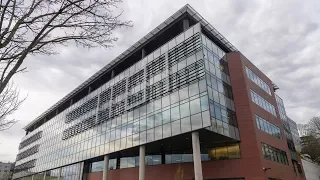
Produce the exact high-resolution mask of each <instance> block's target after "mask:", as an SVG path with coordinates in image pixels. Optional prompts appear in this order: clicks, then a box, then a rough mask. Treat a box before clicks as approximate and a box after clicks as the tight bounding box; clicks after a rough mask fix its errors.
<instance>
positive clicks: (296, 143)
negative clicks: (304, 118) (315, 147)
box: [288, 118, 301, 152]
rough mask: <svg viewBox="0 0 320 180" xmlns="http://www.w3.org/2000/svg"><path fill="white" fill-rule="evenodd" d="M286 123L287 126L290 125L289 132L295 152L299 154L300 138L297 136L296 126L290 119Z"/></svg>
mask: <svg viewBox="0 0 320 180" xmlns="http://www.w3.org/2000/svg"><path fill="white" fill-rule="evenodd" d="M288 121H289V125H290V130H291V134H292V139H293V143H294V146H295V148H296V150H297V151H299V152H301V138H300V136H299V130H298V125H297V123H296V122H295V121H294V120H292V119H290V118H288Z"/></svg>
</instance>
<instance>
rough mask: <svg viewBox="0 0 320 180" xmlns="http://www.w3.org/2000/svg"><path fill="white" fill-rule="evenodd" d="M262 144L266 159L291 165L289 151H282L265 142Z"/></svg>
mask: <svg viewBox="0 0 320 180" xmlns="http://www.w3.org/2000/svg"><path fill="white" fill-rule="evenodd" d="M261 145H262V152H263V157H264V159H266V160H271V161H274V162H277V163H281V164H286V165H289V163H288V158H287V153H286V152H285V151H282V150H280V149H278V148H275V147H272V146H270V145H268V144H265V143H261Z"/></svg>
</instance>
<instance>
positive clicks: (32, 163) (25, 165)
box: [14, 159, 36, 173]
mask: <svg viewBox="0 0 320 180" xmlns="http://www.w3.org/2000/svg"><path fill="white" fill-rule="evenodd" d="M35 164H36V159H32V160H30V161H28V162H25V163H23V164H20V165H18V166H15V168H14V172H15V173H17V172H21V171H24V170H26V169H29V168H32V167H34V166H35Z"/></svg>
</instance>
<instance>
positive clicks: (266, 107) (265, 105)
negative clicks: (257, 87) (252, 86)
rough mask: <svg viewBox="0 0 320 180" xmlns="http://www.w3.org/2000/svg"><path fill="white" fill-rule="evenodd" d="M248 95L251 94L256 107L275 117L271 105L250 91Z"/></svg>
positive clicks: (274, 110)
mask: <svg viewBox="0 0 320 180" xmlns="http://www.w3.org/2000/svg"><path fill="white" fill-rule="evenodd" d="M250 94H251V99H252V102H254V103H255V104H257V105H258V106H260V107H261V108H263V109H264V110H266V111H268V112H269V113H271V114H272V115H274V116H276V117H277V114H276V109H275V108H274V106H273V105H272V104H271V103H269V102H268V101H267V100H265V99H263V98H262V97H261V96H260V95H258V94H257V93H256V92H254V91H253V90H250Z"/></svg>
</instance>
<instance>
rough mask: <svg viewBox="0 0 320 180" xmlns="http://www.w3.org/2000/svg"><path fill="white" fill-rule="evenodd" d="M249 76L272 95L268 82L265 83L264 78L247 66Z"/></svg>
mask: <svg viewBox="0 0 320 180" xmlns="http://www.w3.org/2000/svg"><path fill="white" fill-rule="evenodd" d="M246 73H247V77H248V78H249V79H250V80H251V81H253V82H254V83H255V84H256V85H258V86H259V87H260V88H261V89H262V90H264V91H265V92H266V93H268V94H269V95H270V96H271V90H270V87H269V86H268V84H267V83H265V82H264V81H263V80H262V79H260V78H259V76H257V75H256V74H255V73H254V72H252V71H251V69H249V68H248V67H246Z"/></svg>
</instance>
